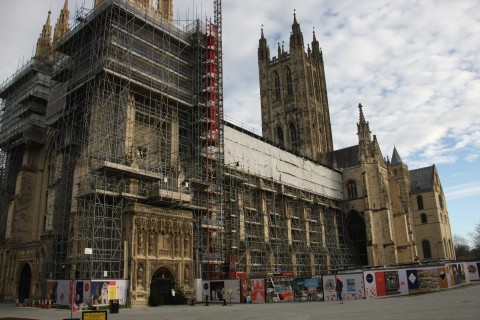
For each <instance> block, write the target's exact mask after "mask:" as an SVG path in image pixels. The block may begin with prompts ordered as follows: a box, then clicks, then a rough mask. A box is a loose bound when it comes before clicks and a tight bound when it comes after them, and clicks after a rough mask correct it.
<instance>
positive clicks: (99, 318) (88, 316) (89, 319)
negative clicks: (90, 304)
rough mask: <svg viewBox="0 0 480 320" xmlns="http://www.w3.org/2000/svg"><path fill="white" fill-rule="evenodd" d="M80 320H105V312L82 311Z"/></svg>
mask: <svg viewBox="0 0 480 320" xmlns="http://www.w3.org/2000/svg"><path fill="white" fill-rule="evenodd" d="M82 320H107V311H84V312H82Z"/></svg>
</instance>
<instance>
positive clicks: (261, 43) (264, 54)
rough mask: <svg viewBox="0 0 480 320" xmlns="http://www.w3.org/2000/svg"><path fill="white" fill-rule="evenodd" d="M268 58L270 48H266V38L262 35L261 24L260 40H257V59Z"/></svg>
mask: <svg viewBox="0 0 480 320" xmlns="http://www.w3.org/2000/svg"><path fill="white" fill-rule="evenodd" d="M267 59H270V50H269V49H268V45H267V39H265V36H264V35H263V24H262V31H261V35H260V40H258V60H267Z"/></svg>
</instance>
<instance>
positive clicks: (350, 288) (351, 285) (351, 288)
mask: <svg viewBox="0 0 480 320" xmlns="http://www.w3.org/2000/svg"><path fill="white" fill-rule="evenodd" d="M346 282H347V293H355V291H356V290H355V279H354V278H347V279H346Z"/></svg>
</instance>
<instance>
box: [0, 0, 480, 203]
mask: <svg viewBox="0 0 480 320" xmlns="http://www.w3.org/2000/svg"><path fill="white" fill-rule="evenodd" d="M85 2H87V6H88V5H90V3H88V2H92V1H88V0H87V1H84V0H78V1H74V0H70V9H71V12H72V18H73V12H74V11H75V8H77V7H80V6H81V5H82V4H83V3H85ZM62 6H63V0H53V1H51V0H35V1H30V0H16V1H0V43H2V46H1V47H0V82H1V81H2V80H4V79H6V77H7V76H9V75H11V74H12V73H13V72H14V70H15V69H16V68H17V65H18V60H19V57H22V56H24V57H30V56H31V53H32V48H33V47H34V45H35V43H36V40H37V37H38V35H39V33H40V31H41V27H42V25H43V23H44V22H45V19H46V17H47V12H48V10H49V8H51V10H52V23H54V22H55V21H56V18H57V17H58V13H59V11H60V8H61V7H62ZM192 6H194V7H195V8H194V9H192ZM212 6H213V1H211V0H202V1H199V0H191V1H180V0H174V9H175V13H176V15H178V16H179V17H181V18H182V19H183V18H184V17H185V16H186V12H188V13H189V16H190V17H194V16H198V15H202V18H203V17H204V16H205V13H206V14H207V15H211V14H212V12H213V10H212ZM294 9H295V10H296V15H297V20H298V22H299V23H300V25H301V28H302V31H303V35H304V39H305V43H306V44H307V43H310V42H311V40H312V30H313V28H315V33H316V37H317V39H318V41H319V42H320V46H321V47H322V50H323V55H324V61H325V68H326V80H327V89H328V93H329V104H330V114H331V122H332V129H333V139H334V145H335V147H336V148H343V147H347V146H350V145H353V144H356V143H357V136H356V130H357V128H356V123H357V122H358V110H357V105H358V103H360V102H361V103H362V104H363V106H364V113H365V116H366V117H367V121H369V122H370V128H371V130H372V133H373V134H376V135H377V137H378V139H379V142H380V144H381V147H382V150H383V151H384V152H385V156H386V155H391V151H392V149H393V146H394V145H396V146H397V148H398V150H399V152H400V155H401V157H402V159H403V160H404V161H406V162H407V163H408V164H409V167H410V168H415V167H418V166H424V165H431V164H433V163H436V164H452V165H454V164H458V163H460V162H461V161H463V160H465V161H470V163H473V162H475V161H478V159H479V155H480V120H479V119H480V108H479V106H478V104H479V101H480V59H478V48H480V37H479V36H478V35H479V34H480V15H478V0H462V1H446V0H441V1H434V0H426V1H388V0H380V1H379V0H370V1H354V0H348V1H336V0H321V1H318V0H302V1H297V2H292V1H287V0H262V1H259V0H242V1H223V22H224V24H223V27H224V28H223V37H224V38H223V45H224V47H223V53H224V80H225V82H224V85H225V88H224V93H225V95H224V98H225V102H224V106H225V113H226V114H227V115H229V116H231V117H233V118H236V119H238V120H239V121H243V122H245V123H247V124H249V125H250V126H254V127H256V128H260V123H261V122H260V93H259V85H258V68H257V46H258V39H259V37H260V30H261V26H262V24H263V25H264V33H265V36H266V37H267V40H268V44H269V46H270V51H271V54H272V55H276V50H277V42H279V41H280V42H281V41H285V47H286V49H287V50H288V45H289V43H288V41H289V34H290V31H291V24H292V22H293V12H294ZM443 183H444V184H445V181H443ZM477 187H478V186H476V187H474V188H473V190H478V189H477ZM459 190H460V189H459ZM470 192H476V191H470ZM460 194H466V193H465V192H463V193H462V192H461V191H458V190H457V191H455V190H454V193H453V196H456V195H457V196H458V195H460Z"/></svg>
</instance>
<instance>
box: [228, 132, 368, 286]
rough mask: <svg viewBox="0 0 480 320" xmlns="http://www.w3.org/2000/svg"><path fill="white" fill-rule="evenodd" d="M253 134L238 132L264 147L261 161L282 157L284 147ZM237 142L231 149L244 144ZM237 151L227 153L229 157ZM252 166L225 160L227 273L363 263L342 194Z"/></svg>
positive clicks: (306, 271) (311, 272)
mask: <svg viewBox="0 0 480 320" xmlns="http://www.w3.org/2000/svg"><path fill="white" fill-rule="evenodd" d="M226 125H228V126H232V124H226ZM235 129H236V130H239V131H240V130H241V129H240V128H238V127H236V126H235ZM249 135H250V136H251V137H252V138H247V137H245V136H241V137H237V138H238V141H241V143H242V144H245V145H248V146H249V148H253V149H256V148H259V149H261V151H260V152H261V153H262V154H263V158H262V159H259V160H258V161H260V162H267V163H268V162H270V160H268V158H270V159H275V161H277V160H278V159H279V158H275V156H278V154H279V152H282V151H280V150H279V149H276V148H275V147H273V146H272V147H271V149H269V150H267V148H263V147H264V145H260V146H258V145H255V143H256V142H255V140H262V139H263V138H262V137H259V136H254V135H252V134H251V133H249ZM231 138H232V137H230V136H229V140H230V139H231ZM245 139H254V140H251V141H248V140H245ZM232 141H233V140H232ZM234 143H235V142H232V145H230V146H229V149H230V150H229V151H231V149H235V150H236V149H239V148H241V146H240V145H234ZM247 152H248V151H247ZM285 154H286V153H285ZM234 156H236V155H232V154H230V153H229V155H228V159H232V157H234ZM237 156H238V154H237ZM248 156H249V157H254V154H252V153H249V154H248ZM225 157H226V158H227V155H226V156H225ZM259 157H262V156H261V155H260V156H259ZM252 169H253V170H256V169H257V168H252V167H251V163H249V162H247V163H246V164H245V166H244V165H243V164H242V161H234V162H232V163H227V164H225V168H224V190H225V199H224V200H225V221H226V223H225V226H226V227H225V228H226V235H225V243H226V249H225V251H226V253H227V260H226V265H227V268H226V269H227V272H228V273H227V277H230V278H237V277H242V276H248V277H251V278H255V277H262V278H263V277H266V276H267V275H268V274H291V275H293V276H294V277H299V278H310V277H315V276H320V275H323V274H327V273H331V272H336V271H338V270H341V269H348V268H355V267H357V266H359V265H360V262H359V259H358V257H357V255H356V253H355V251H354V250H353V248H352V247H351V246H350V245H349V242H348V239H347V235H346V232H345V231H346V230H344V227H343V226H344V223H345V221H344V215H345V214H344V209H343V207H342V201H341V199H338V198H332V197H329V196H327V195H325V194H321V193H318V192H315V191H314V190H312V189H308V188H305V189H302V188H299V187H298V186H294V185H289V184H288V183H285V182H282V181H280V180H276V179H274V178H272V177H270V176H263V175H261V174H260V173H259V172H253V171H250V170H252ZM292 174H295V173H293V172H292Z"/></svg>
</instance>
